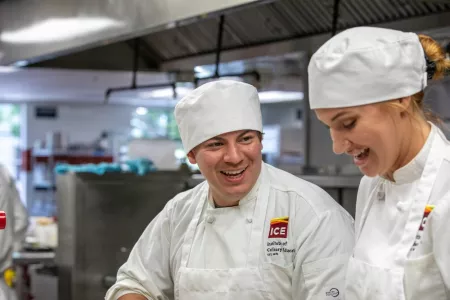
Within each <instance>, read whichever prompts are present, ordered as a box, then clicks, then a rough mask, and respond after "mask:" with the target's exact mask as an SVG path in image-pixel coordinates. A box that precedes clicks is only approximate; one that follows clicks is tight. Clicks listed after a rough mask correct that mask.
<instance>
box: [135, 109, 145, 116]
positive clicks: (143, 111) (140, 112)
mask: <svg viewBox="0 0 450 300" xmlns="http://www.w3.org/2000/svg"><path fill="white" fill-rule="evenodd" d="M136 113H137V114H138V115H140V116H145V115H146V114H147V113H148V109H147V108H145V107H138V108H136Z"/></svg>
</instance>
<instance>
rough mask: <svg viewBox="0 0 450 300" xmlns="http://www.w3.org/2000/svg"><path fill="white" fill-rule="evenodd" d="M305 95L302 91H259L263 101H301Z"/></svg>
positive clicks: (260, 98)
mask: <svg viewBox="0 0 450 300" xmlns="http://www.w3.org/2000/svg"><path fill="white" fill-rule="evenodd" d="M303 97H304V95H303V93H302V92H283V91H265V92H260V93H259V100H260V101H261V103H274V102H289V101H299V100H302V99H303Z"/></svg>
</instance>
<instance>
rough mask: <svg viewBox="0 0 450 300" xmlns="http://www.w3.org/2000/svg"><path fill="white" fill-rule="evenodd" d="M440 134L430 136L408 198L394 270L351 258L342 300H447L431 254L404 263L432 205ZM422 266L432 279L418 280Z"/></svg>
mask: <svg viewBox="0 0 450 300" xmlns="http://www.w3.org/2000/svg"><path fill="white" fill-rule="evenodd" d="M441 134H442V133H441V132H440V131H439V130H438V132H437V133H436V135H435V136H434V138H433V141H432V146H431V149H430V152H429V154H428V158H427V162H426V164H425V168H424V170H423V173H422V176H421V178H420V180H419V182H418V184H417V186H416V188H415V191H414V192H413V193H411V195H414V199H413V204H412V207H411V209H410V212H409V215H408V221H407V223H406V226H405V228H404V232H403V234H402V236H401V247H399V250H398V251H397V253H395V266H391V267H390V268H381V267H378V266H374V265H371V264H368V263H366V262H364V261H361V260H359V259H358V258H355V257H354V255H353V256H352V257H351V258H350V261H349V264H348V269H347V277H346V293H345V297H346V300H375V299H376V300H411V299H421V300H428V299H429V300H446V299H447V297H446V292H445V285H444V283H443V280H442V278H441V276H440V273H439V270H437V267H436V265H435V264H433V263H434V259H433V257H432V254H430V255H428V256H426V257H425V258H424V259H420V260H418V262H419V263H418V264H417V265H416V266H414V265H413V264H410V263H408V254H409V252H410V250H411V248H412V246H413V244H414V240H415V238H416V235H417V233H418V231H419V228H420V225H421V223H422V218H423V214H424V209H425V206H426V205H427V204H433V201H434V200H433V199H430V195H431V191H432V188H433V184H434V182H435V181H436V177H437V174H438V170H439V167H440V166H441V164H442V162H443V159H444V156H443V155H444V153H445V149H446V144H445V142H444V139H443V137H442V136H441ZM380 185H381V180H380V182H379V183H378V185H377V187H376V188H375V189H374V190H373V191H372V192H371V194H370V199H369V201H368V203H367V205H366V207H364V209H363V211H362V214H361V221H360V222H359V228H356V242H358V239H359V235H360V233H361V231H362V229H363V227H364V223H365V221H366V219H367V215H368V213H369V210H370V208H371V206H372V203H373V201H374V199H375V198H376V196H375V195H374V193H375V192H378V191H379V188H380ZM420 264H422V266H421V265H420ZM423 266H425V267H430V268H433V270H432V271H433V272H431V273H432V274H434V275H432V274H430V272H428V274H427V277H430V275H432V276H431V277H432V278H424V277H423V276H421V274H423V273H422V271H421V270H423V268H422V267H423ZM405 270H406V271H405ZM405 283H407V284H405ZM405 287H406V288H405ZM419 290H420V291H421V295H420V296H419V295H418V294H417V292H418V291H419ZM417 296H419V297H417Z"/></svg>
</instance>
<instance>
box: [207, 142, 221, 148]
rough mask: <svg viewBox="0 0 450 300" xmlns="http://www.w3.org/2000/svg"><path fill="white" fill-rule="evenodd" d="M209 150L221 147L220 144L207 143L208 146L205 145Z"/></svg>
mask: <svg viewBox="0 0 450 300" xmlns="http://www.w3.org/2000/svg"><path fill="white" fill-rule="evenodd" d="M206 146H207V147H209V148H213V147H220V146H222V143H220V142H214V143H209V144H208V145H206Z"/></svg>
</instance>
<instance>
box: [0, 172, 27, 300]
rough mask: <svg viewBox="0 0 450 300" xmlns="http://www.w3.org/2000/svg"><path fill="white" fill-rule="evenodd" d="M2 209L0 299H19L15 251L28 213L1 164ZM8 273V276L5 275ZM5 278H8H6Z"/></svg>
mask: <svg viewBox="0 0 450 300" xmlns="http://www.w3.org/2000/svg"><path fill="white" fill-rule="evenodd" d="M0 211H4V212H5V213H6V227H5V229H3V230H0V276H1V278H0V299H8V300H14V299H17V295H16V292H15V290H14V287H13V281H12V280H11V279H12V274H14V273H15V271H14V266H13V258H12V256H13V252H14V250H19V249H20V247H21V245H22V242H23V240H24V239H25V233H26V230H27V227H28V213H27V210H26V208H25V206H24V205H23V203H22V201H21V200H20V196H19V193H18V191H17V188H16V185H15V181H14V179H13V178H12V176H11V174H10V173H9V171H8V169H7V168H6V167H5V166H3V165H1V164H0ZM5 273H6V276H5ZM5 278H6V279H7V280H5Z"/></svg>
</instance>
